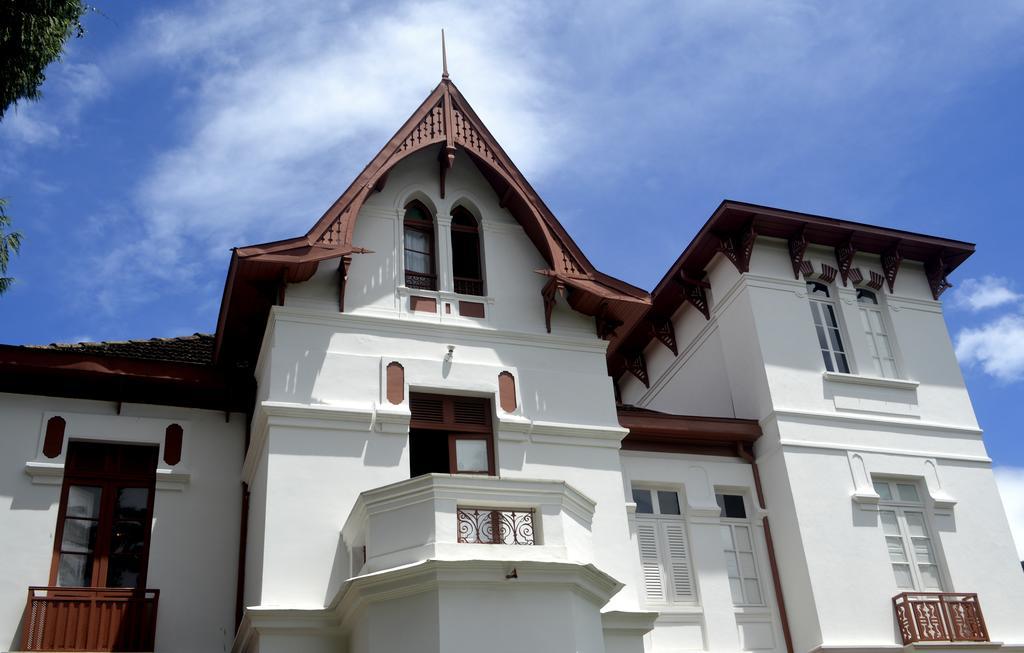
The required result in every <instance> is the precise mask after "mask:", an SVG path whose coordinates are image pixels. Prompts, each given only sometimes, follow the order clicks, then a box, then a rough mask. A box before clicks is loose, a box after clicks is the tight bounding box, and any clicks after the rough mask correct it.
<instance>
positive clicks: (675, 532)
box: [662, 523, 695, 601]
mask: <svg viewBox="0 0 1024 653" xmlns="http://www.w3.org/2000/svg"><path fill="white" fill-rule="evenodd" d="M662 529H663V530H664V533H665V543H666V547H665V551H666V554H667V556H666V557H667V563H668V573H669V576H670V577H671V581H672V600H673V601H692V600H693V599H694V597H695V593H694V587H693V573H692V570H691V568H690V551H689V549H690V547H689V544H688V543H687V541H686V530H685V528H684V526H683V524H682V523H666V524H664V525H663V526H662Z"/></svg>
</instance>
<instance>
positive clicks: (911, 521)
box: [905, 512, 928, 537]
mask: <svg viewBox="0 0 1024 653" xmlns="http://www.w3.org/2000/svg"><path fill="white" fill-rule="evenodd" d="M905 516H906V518H907V531H908V532H909V533H910V537H928V531H927V529H925V525H924V515H922V514H921V513H919V512H908V513H905Z"/></svg>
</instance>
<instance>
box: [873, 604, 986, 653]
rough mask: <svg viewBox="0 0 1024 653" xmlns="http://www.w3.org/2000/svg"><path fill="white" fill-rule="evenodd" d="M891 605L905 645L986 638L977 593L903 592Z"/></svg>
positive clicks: (970, 640) (983, 639) (984, 639)
mask: <svg viewBox="0 0 1024 653" xmlns="http://www.w3.org/2000/svg"><path fill="white" fill-rule="evenodd" d="M892 604H893V607H894V608H895V610H896V623H897V624H898V625H899V627H900V634H901V635H902V636H903V643H904V644H913V643H915V642H987V641H989V639H988V629H987V628H986V627H985V617H983V616H982V614H981V604H979V603H978V595H977V594H954V593H951V592H903V593H902V594H897V595H896V596H894V597H893V598H892Z"/></svg>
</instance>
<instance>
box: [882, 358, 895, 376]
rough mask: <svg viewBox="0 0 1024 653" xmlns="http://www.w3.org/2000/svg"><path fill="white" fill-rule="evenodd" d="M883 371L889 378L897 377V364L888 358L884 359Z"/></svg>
mask: <svg viewBox="0 0 1024 653" xmlns="http://www.w3.org/2000/svg"><path fill="white" fill-rule="evenodd" d="M882 371H883V374H882V376H886V377H889V378H895V377H896V365H895V364H894V363H893V362H892V360H890V359H888V358H885V359H882Z"/></svg>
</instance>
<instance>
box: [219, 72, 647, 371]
mask: <svg viewBox="0 0 1024 653" xmlns="http://www.w3.org/2000/svg"><path fill="white" fill-rule="evenodd" d="M429 147H434V148H436V149H438V150H439V154H438V180H439V184H440V191H441V196H442V197H443V196H444V183H445V176H446V174H447V171H448V170H449V169H450V168H451V167H452V166H453V165H456V160H457V159H462V158H464V159H465V160H466V161H472V162H473V163H474V164H475V165H476V167H477V168H478V169H479V170H480V172H481V173H482V174H483V176H484V178H485V179H486V180H487V181H488V182H489V183H490V185H491V187H492V188H493V189H494V192H495V193H496V194H497V196H498V197H499V198H500V204H501V206H502V207H504V208H505V209H507V210H508V211H509V212H510V213H511V214H512V216H513V217H514V218H515V219H516V220H517V221H518V222H519V224H520V225H521V226H522V227H523V230H524V231H525V232H526V234H527V236H528V237H529V238H530V240H531V241H532V242H533V244H534V245H535V246H536V247H537V249H538V251H539V252H540V253H541V255H542V256H543V257H544V259H545V261H546V263H547V268H546V269H544V270H538V272H540V273H541V274H544V275H546V276H548V277H549V282H548V284H547V285H546V286H545V290H544V292H543V301H544V302H545V307H546V308H547V314H550V306H551V304H552V303H553V302H554V301H556V297H557V296H558V295H559V294H562V295H564V296H565V297H566V300H567V301H568V303H569V305H570V306H572V307H573V308H574V309H575V310H577V311H581V312H583V313H585V314H587V315H593V316H595V317H596V318H597V319H598V326H597V331H598V333H601V334H602V335H608V334H610V333H612V332H613V331H614V329H615V328H616V327H618V326H620V325H621V326H625V327H629V326H630V325H632V324H633V323H634V322H635V321H636V320H637V319H639V317H640V316H641V315H642V314H643V313H644V311H645V309H646V307H647V305H648V304H649V302H650V297H649V295H648V294H647V293H646V292H645V291H643V290H641V289H639V288H636V287H635V286H632V285H630V284H627V283H625V282H623V281H620V280H618V279H615V278H613V277H610V276H608V275H606V274H603V273H602V272H600V271H598V270H597V269H596V268H595V267H594V266H593V264H592V263H591V262H590V261H589V260H588V259H587V257H586V256H585V255H584V254H583V252H582V251H581V250H580V248H579V247H578V246H577V245H576V243H575V242H573V240H572V238H571V237H570V236H569V234H568V232H566V230H565V228H564V227H562V225H561V224H560V223H559V222H558V219H557V218H555V216H554V214H553V213H552V212H551V210H550V209H548V207H547V206H546V205H545V204H544V202H543V201H542V200H541V199H540V196H539V195H538V194H537V192H536V191H535V190H534V189H533V187H532V186H531V185H530V184H529V182H528V181H527V180H526V178H525V177H524V176H523V174H522V173H521V172H520V171H519V169H518V168H516V166H515V164H513V163H512V161H511V159H510V158H509V157H508V155H507V154H506V153H505V151H504V150H503V149H502V148H501V146H500V145H499V144H498V142H497V141H496V140H495V139H494V137H493V136H492V135H491V133H490V131H489V130H488V129H487V127H486V126H484V124H483V122H482V121H481V120H480V118H479V117H478V116H477V114H476V112H475V111H473V108H472V107H471V106H470V105H469V102H467V101H466V99H465V98H464V97H463V95H462V93H461V92H459V89H458V88H457V87H456V86H455V84H454V83H452V82H451V80H449V79H448V78H447V77H444V78H442V80H441V82H440V83H439V84H438V85H437V87H436V88H434V90H433V91H432V92H431V93H430V95H428V96H427V98H426V100H424V101H423V103H422V104H420V106H419V107H418V108H417V109H416V111H415V112H413V114H412V116H410V117H409V119H408V120H406V122H405V124H403V125H402V127H401V128H400V129H399V130H398V132H396V133H395V135H394V136H393V137H392V138H391V140H389V141H388V143H387V144H386V145H385V146H384V147H383V149H381V151H380V152H379V153H378V154H377V156H375V157H374V158H373V160H371V161H370V163H369V164H368V165H367V166H366V168H364V169H363V171H362V172H361V173H360V174H359V176H358V177H356V179H355V181H353V182H352V184H351V185H350V186H349V187H348V189H346V190H345V192H344V193H342V195H341V196H340V197H339V198H338V199H337V200H336V201H335V202H334V203H333V204H332V205H331V206H330V208H328V209H327V211H326V212H325V213H324V214H323V216H321V217H320V219H319V220H318V221H317V222H316V224H314V225H313V227H312V228H311V229H310V230H309V231H308V232H307V233H306V235H304V236H300V237H297V238H290V239H287V240H282V241H278V242H273V243H265V244H262V245H254V246H251V247H241V248H238V249H236V250H235V251H234V252H233V254H232V258H231V267H230V269H229V272H228V280H227V284H226V287H225V291H224V300H223V302H222V305H221V313H220V318H219V322H218V325H217V346H216V356H217V357H218V359H219V358H220V357H221V356H228V357H229V358H230V359H232V360H246V357H247V356H255V353H256V348H257V347H258V343H259V338H260V337H261V336H262V333H263V325H264V323H265V319H266V313H267V312H268V311H269V308H270V305H271V304H272V302H273V301H274V298H275V296H276V294H277V290H276V288H277V286H278V285H279V284H281V283H294V282H300V281H305V280H307V279H309V278H310V277H311V276H312V275H313V273H314V272H315V271H316V269H317V267H318V266H319V264H320V263H322V262H324V261H328V260H330V259H340V260H341V261H342V263H341V266H342V267H341V269H342V273H341V275H343V274H344V269H346V263H347V261H348V260H351V259H350V257H351V255H353V254H360V253H365V252H366V251H367V250H365V249H363V248H362V247H360V244H359V243H357V242H354V234H355V224H356V220H357V219H358V217H359V210H360V208H362V206H363V204H364V202H366V200H367V198H368V197H369V196H370V195H371V194H372V193H374V192H377V191H380V190H381V189H382V188H383V187H384V185H385V184H386V183H387V178H388V174H389V173H390V171H391V170H392V169H393V168H394V167H395V165H397V164H398V163H399V162H400V161H401V160H403V159H405V158H406V157H408V156H410V155H411V154H413V153H415V152H418V151H420V150H423V149H425V148H429ZM340 292H341V293H343V292H344V291H343V288H342V289H340ZM339 302H341V303H343V295H341V296H340V298H339ZM343 308H344V307H343V306H340V307H339V310H343ZM549 328H550V327H549Z"/></svg>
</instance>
